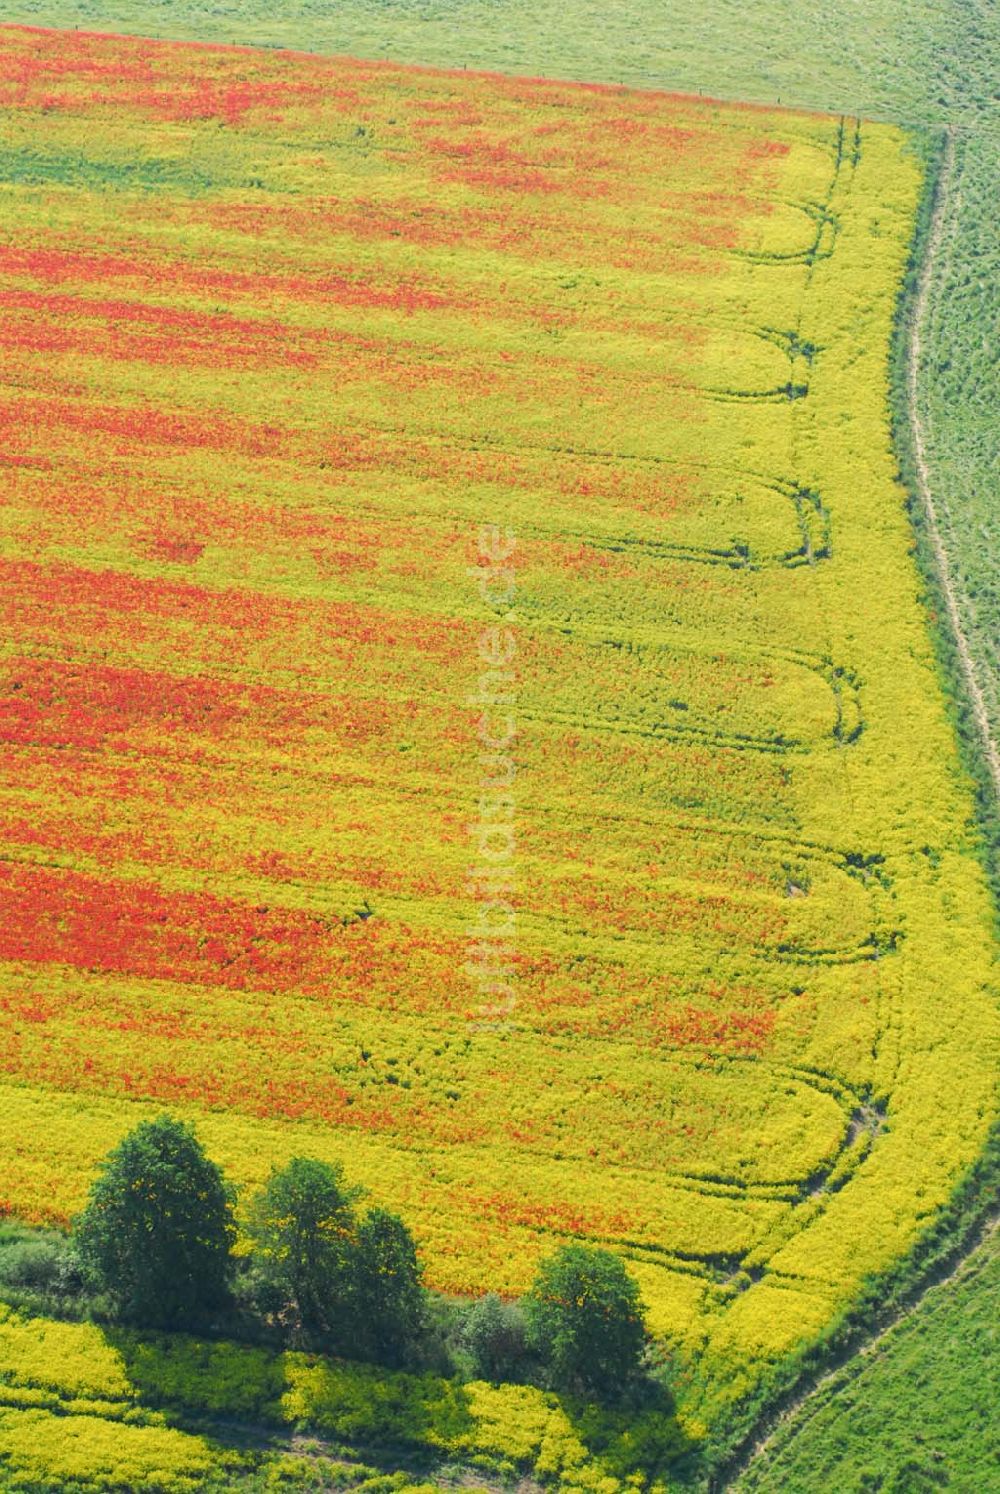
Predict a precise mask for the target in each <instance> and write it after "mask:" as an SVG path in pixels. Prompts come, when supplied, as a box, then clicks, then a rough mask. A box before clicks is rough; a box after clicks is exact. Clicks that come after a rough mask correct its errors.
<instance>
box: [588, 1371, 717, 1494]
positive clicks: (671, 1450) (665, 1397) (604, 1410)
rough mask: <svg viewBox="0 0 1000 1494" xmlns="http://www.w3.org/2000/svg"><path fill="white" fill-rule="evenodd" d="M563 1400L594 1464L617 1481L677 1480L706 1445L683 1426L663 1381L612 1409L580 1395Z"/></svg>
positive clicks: (643, 1385) (647, 1383)
mask: <svg viewBox="0 0 1000 1494" xmlns="http://www.w3.org/2000/svg"><path fill="white" fill-rule="evenodd" d="M558 1399H559V1403H560V1405H561V1407H562V1410H563V1412H564V1414H565V1415H566V1418H567V1420H568V1421H569V1423H570V1425H571V1426H572V1428H573V1431H574V1433H575V1435H576V1436H577V1438H578V1439H579V1441H580V1442H581V1443H582V1444H583V1446H584V1447H585V1448H586V1449H587V1452H588V1453H589V1455H590V1457H591V1458H592V1459H593V1462H594V1464H595V1465H596V1466H597V1467H598V1468H599V1469H600V1471H601V1473H602V1474H605V1475H608V1476H610V1477H612V1478H617V1479H621V1480H622V1481H625V1480H627V1479H628V1478H629V1476H630V1475H632V1474H636V1473H641V1474H643V1475H645V1476H646V1477H647V1478H653V1477H655V1476H657V1475H662V1474H663V1473H665V1472H666V1471H667V1470H669V1471H670V1473H671V1476H672V1478H676V1477H677V1476H678V1474H679V1472H680V1471H681V1470H682V1469H683V1468H684V1467H686V1466H687V1467H690V1466H692V1462H693V1460H694V1459H696V1458H697V1455H698V1453H699V1452H700V1449H701V1443H700V1442H699V1441H698V1440H697V1439H695V1438H692V1437H691V1436H690V1434H689V1433H688V1432H687V1431H685V1429H684V1427H682V1426H681V1424H680V1422H679V1421H678V1418H677V1403H676V1401H675V1400H674V1397H673V1395H672V1394H671V1392H670V1390H669V1389H668V1388H667V1387H666V1386H665V1385H663V1384H662V1383H660V1382H659V1381H656V1380H645V1381H643V1382H641V1383H640V1384H639V1385H638V1386H637V1387H635V1389H634V1390H632V1391H630V1392H629V1393H628V1394H627V1395H625V1396H624V1397H623V1398H622V1400H621V1401H619V1402H618V1403H616V1404H611V1405H609V1404H599V1403H597V1402H594V1401H588V1400H584V1399H582V1398H580V1397H578V1396H569V1395H560V1396H559V1398H558Z"/></svg>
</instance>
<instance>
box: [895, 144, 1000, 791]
mask: <svg viewBox="0 0 1000 1494" xmlns="http://www.w3.org/2000/svg"><path fill="white" fill-rule="evenodd" d="M954 174H955V131H954V129H953V128H952V127H951V126H949V127H948V129H947V130H946V132H945V148H944V155H943V157H942V161H941V170H940V174H939V176H938V181H937V188H936V191H935V199H934V211H933V214H932V216H931V226H930V233H929V235H928V239H927V252H926V254H925V255H924V262H923V265H922V266H921V269H920V275H919V278H918V281H917V294H916V300H915V302H914V306H913V324H912V328H911V331H910V337H909V345H908V347H907V351H906V404H907V409H908V411H909V419H910V430H911V432H912V437H913V456H914V466H915V470H916V479H917V493H918V496H919V498H920V502H921V505H922V507H923V510H924V514H925V517H926V520H927V532H928V535H929V536H930V542H931V550H932V552H933V555H934V568H935V570H936V572H937V576H938V580H939V582H940V585H941V591H942V594H943V596H944V600H945V606H946V607H947V609H948V619H949V622H950V623H951V630H952V634H953V636H954V639H955V646H956V648H957V650H958V658H959V662H960V664H961V667H962V673H963V675H964V677H965V684H966V689H967V691H968V698H969V706H970V708H971V710H972V715H973V718H974V720H975V723H976V728H977V730H978V732H979V735H980V737H981V739H982V744H983V751H984V753H985V757H986V765H987V767H988V769H989V772H990V777H991V779H992V781H993V788H994V791H995V793H996V794H997V797H998V798H1000V751H998V750H997V744H996V742H995V740H994V738H993V732H992V728H991V726H990V717H989V711H988V710H987V707H986V697H985V696H984V694H983V691H982V687H981V685H980V683H979V678H978V675H977V673H976V664H975V660H974V659H973V656H972V649H971V648H970V647H969V640H968V638H967V636H966V633H965V628H964V626H963V623H962V617H961V613H960V612H959V607H958V600H957V597H956V594H955V584H954V579H953V577H952V569H951V562H950V560H949V559H948V552H947V550H946V548H945V544H944V541H943V539H942V537H941V528H942V527H941V521H940V515H939V506H938V503H937V501H936V500H935V498H934V494H933V491H932V488H931V478H930V473H929V471H928V467H927V443H926V438H925V433H924V424H923V421H922V420H921V418H920V408H919V403H918V399H917V379H918V375H919V370H920V357H921V337H922V333H923V326H924V322H925V321H926V319H927V308H928V305H929V302H930V286H931V279H932V276H933V272H934V266H935V263H936V261H937V256H938V250H939V249H940V247H941V240H942V237H943V234H944V228H945V221H946V219H947V216H948V205H949V201H950V198H951V195H952V190H953V179H954Z"/></svg>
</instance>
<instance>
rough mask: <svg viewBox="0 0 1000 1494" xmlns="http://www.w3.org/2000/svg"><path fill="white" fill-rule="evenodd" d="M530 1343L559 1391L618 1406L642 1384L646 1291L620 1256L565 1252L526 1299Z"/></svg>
mask: <svg viewBox="0 0 1000 1494" xmlns="http://www.w3.org/2000/svg"><path fill="white" fill-rule="evenodd" d="M524 1314H525V1319H526V1322H527V1326H528V1343H529V1346H530V1347H531V1348H533V1349H534V1350H535V1352H536V1353H537V1354H538V1356H539V1358H540V1359H541V1360H542V1363H543V1364H544V1365H545V1366H546V1368H547V1370H548V1372H549V1375H550V1377H551V1379H552V1382H553V1384H554V1385H556V1386H557V1387H559V1388H560V1389H564V1390H582V1391H585V1392H588V1393H592V1394H595V1395H597V1396H600V1397H602V1398H605V1399H613V1398H615V1397H616V1396H618V1395H619V1394H621V1393H622V1392H623V1391H624V1390H626V1389H627V1388H628V1387H629V1386H630V1385H632V1384H634V1383H635V1381H636V1380H637V1378H638V1376H639V1374H640V1371H641V1366H642V1359H643V1353H644V1351H645V1347H646V1344H647V1341H648V1334H647V1330H646V1321H645V1310H644V1308H643V1305H642V1300H641V1298H640V1295H639V1288H638V1286H637V1285H636V1283H635V1281H634V1280H633V1279H632V1277H631V1276H630V1275H629V1274H628V1272H627V1271H626V1269H625V1267H624V1265H623V1264H622V1262H621V1261H620V1260H619V1258H618V1257H617V1256H616V1255H612V1253H611V1252H610V1251H608V1250H600V1249H598V1248H596V1247H594V1246H589V1245H564V1246H563V1247H562V1249H560V1250H557V1251H556V1252H555V1254H554V1255H552V1256H550V1257H549V1258H548V1260H545V1261H543V1262H542V1263H541V1265H540V1266H539V1268H538V1274H537V1276H536V1277H535V1282H534V1285H533V1286H532V1288H531V1291H530V1292H529V1293H528V1295H527V1297H526V1298H525V1299H524Z"/></svg>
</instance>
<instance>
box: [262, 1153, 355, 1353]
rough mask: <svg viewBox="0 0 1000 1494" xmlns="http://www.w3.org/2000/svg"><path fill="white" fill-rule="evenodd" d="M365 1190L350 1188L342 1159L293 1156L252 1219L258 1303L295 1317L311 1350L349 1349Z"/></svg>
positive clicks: (264, 1194)
mask: <svg viewBox="0 0 1000 1494" xmlns="http://www.w3.org/2000/svg"><path fill="white" fill-rule="evenodd" d="M362 1192H363V1190H362V1189H360V1188H354V1187H349V1186H348V1185H347V1183H346V1182H345V1181H344V1174H343V1169H342V1168H341V1167H340V1165H339V1164H335V1165H332V1164H330V1163H328V1162H318V1161H316V1160H314V1159H313V1158H310V1157H293V1158H292V1159H291V1161H290V1162H289V1163H288V1164H287V1166H285V1167H283V1168H280V1169H278V1168H276V1169H275V1170H274V1171H273V1172H272V1174H271V1176H270V1178H269V1180H268V1182H267V1183H266V1185H265V1187H264V1189H263V1190H262V1192H261V1193H260V1194H258V1196H257V1198H256V1199H255V1200H254V1202H253V1205H252V1206H251V1209H250V1214H249V1219H248V1233H249V1235H250V1238H251V1240H252V1242H253V1247H254V1255H253V1264H254V1269H255V1271H256V1273H257V1276H258V1279H259V1282H260V1286H261V1288H262V1290H261V1293H260V1300H261V1301H262V1303H263V1304H264V1305H266V1306H267V1307H268V1308H269V1309H270V1310H271V1311H272V1312H274V1314H275V1315H276V1316H277V1317H279V1318H281V1317H284V1318H289V1317H290V1318H291V1319H292V1321H293V1327H294V1330H295V1333H296V1336H297V1337H299V1338H301V1339H302V1341H303V1342H305V1343H307V1344H308V1345H310V1346H311V1347H316V1348H340V1349H345V1350H346V1349H349V1348H350V1346H351V1341H352V1338H353V1334H354V1328H355V1322H356V1314H355V1311H354V1300H355V1296H356V1285H355V1275H356V1272H355V1260H356V1240H357V1234H358V1222H357V1219H356V1217H355V1212H354V1206H355V1204H356V1203H357V1201H358V1199H359V1198H360V1197H361V1195H362Z"/></svg>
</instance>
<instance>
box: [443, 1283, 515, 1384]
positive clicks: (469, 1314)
mask: <svg viewBox="0 0 1000 1494" xmlns="http://www.w3.org/2000/svg"><path fill="white" fill-rule="evenodd" d="M459 1340H460V1342H461V1345H462V1348H463V1349H464V1350H465V1352H466V1353H467V1354H468V1355H469V1358H470V1359H471V1360H472V1369H473V1373H474V1374H476V1375H480V1376H481V1377H482V1378H483V1379H484V1380H492V1381H493V1383H494V1384H498V1383H499V1382H500V1381H501V1380H517V1379H519V1378H520V1377H521V1376H522V1375H523V1374H524V1372H525V1366H526V1361H527V1356H528V1346H527V1340H526V1330H525V1322H524V1313H523V1311H522V1310H521V1308H520V1306H519V1305H518V1303H516V1302H504V1301H503V1299H502V1298H501V1297H498V1296H497V1295H496V1293H495V1292H494V1293H491V1294H490V1295H489V1296H488V1297H481V1298H480V1299H479V1301H478V1302H473V1304H472V1306H471V1307H469V1308H467V1309H466V1312H465V1316H464V1318H463V1320H462V1328H461V1332H460V1335H459Z"/></svg>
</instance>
